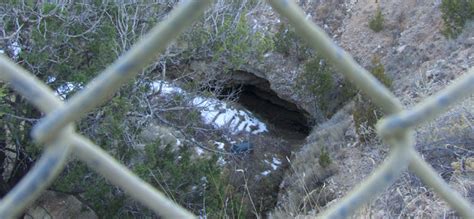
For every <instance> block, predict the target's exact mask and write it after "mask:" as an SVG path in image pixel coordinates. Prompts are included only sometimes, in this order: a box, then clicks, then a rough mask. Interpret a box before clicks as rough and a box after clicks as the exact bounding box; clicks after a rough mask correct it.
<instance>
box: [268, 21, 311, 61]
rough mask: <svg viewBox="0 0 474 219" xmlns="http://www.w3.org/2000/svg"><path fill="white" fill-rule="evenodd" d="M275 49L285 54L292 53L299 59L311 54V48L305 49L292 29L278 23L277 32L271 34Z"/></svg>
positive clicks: (304, 58) (306, 57)
mask: <svg viewBox="0 0 474 219" xmlns="http://www.w3.org/2000/svg"><path fill="white" fill-rule="evenodd" d="M273 42H274V47H275V51H276V52H278V53H281V54H283V55H285V56H289V55H290V54H294V55H295V56H296V58H297V59H298V60H300V61H302V60H306V59H308V57H310V56H311V50H310V49H307V47H306V45H305V44H304V42H303V41H302V40H301V38H299V37H298V35H297V34H296V33H295V31H294V29H293V28H291V27H287V25H285V24H283V23H282V24H280V26H279V27H278V32H277V33H275V35H274V36H273Z"/></svg>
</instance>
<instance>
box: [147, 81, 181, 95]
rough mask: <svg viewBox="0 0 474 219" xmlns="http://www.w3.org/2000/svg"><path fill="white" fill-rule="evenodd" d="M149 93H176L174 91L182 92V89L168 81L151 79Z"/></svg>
mask: <svg viewBox="0 0 474 219" xmlns="http://www.w3.org/2000/svg"><path fill="white" fill-rule="evenodd" d="M150 87H151V93H156V92H160V89H161V93H160V94H176V93H183V90H182V89H181V88H179V87H176V86H173V85H171V84H170V83H168V82H166V81H162V80H158V81H153V82H151V84H150Z"/></svg>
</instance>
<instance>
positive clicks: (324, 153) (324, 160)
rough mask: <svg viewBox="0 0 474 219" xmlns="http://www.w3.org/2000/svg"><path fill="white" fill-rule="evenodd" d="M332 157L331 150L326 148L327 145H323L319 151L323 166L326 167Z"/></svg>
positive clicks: (320, 162) (320, 161) (320, 163)
mask: <svg viewBox="0 0 474 219" xmlns="http://www.w3.org/2000/svg"><path fill="white" fill-rule="evenodd" d="M331 162H332V161H331V157H330V156H329V152H328V151H327V150H326V148H325V147H321V151H320V153H319V165H321V167H323V168H326V167H328V166H329V165H330V164H331Z"/></svg>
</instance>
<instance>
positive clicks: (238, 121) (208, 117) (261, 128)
mask: <svg viewBox="0 0 474 219" xmlns="http://www.w3.org/2000/svg"><path fill="white" fill-rule="evenodd" d="M192 105H194V106H196V107H200V108H202V109H201V110H200V111H201V117H202V119H203V121H204V123H206V124H210V125H212V126H213V127H214V128H228V129H229V130H230V132H231V133H232V134H236V133H239V132H243V131H245V132H250V133H252V134H258V133H262V132H266V131H268V129H267V126H266V125H265V123H263V122H261V121H260V120H258V119H257V118H255V117H254V116H253V115H252V114H251V113H250V112H248V111H244V110H237V109H234V108H233V107H232V106H228V105H227V104H226V103H224V102H222V101H220V100H217V99H212V98H203V97H195V98H194V99H193V100H192Z"/></svg>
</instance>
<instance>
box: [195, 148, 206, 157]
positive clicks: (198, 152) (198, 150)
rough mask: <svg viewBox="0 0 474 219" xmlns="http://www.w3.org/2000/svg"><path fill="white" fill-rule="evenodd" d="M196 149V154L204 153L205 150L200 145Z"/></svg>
mask: <svg viewBox="0 0 474 219" xmlns="http://www.w3.org/2000/svg"><path fill="white" fill-rule="evenodd" d="M195 150H196V154H197V155H199V156H201V155H202V154H204V150H203V149H202V148H200V147H195Z"/></svg>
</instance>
